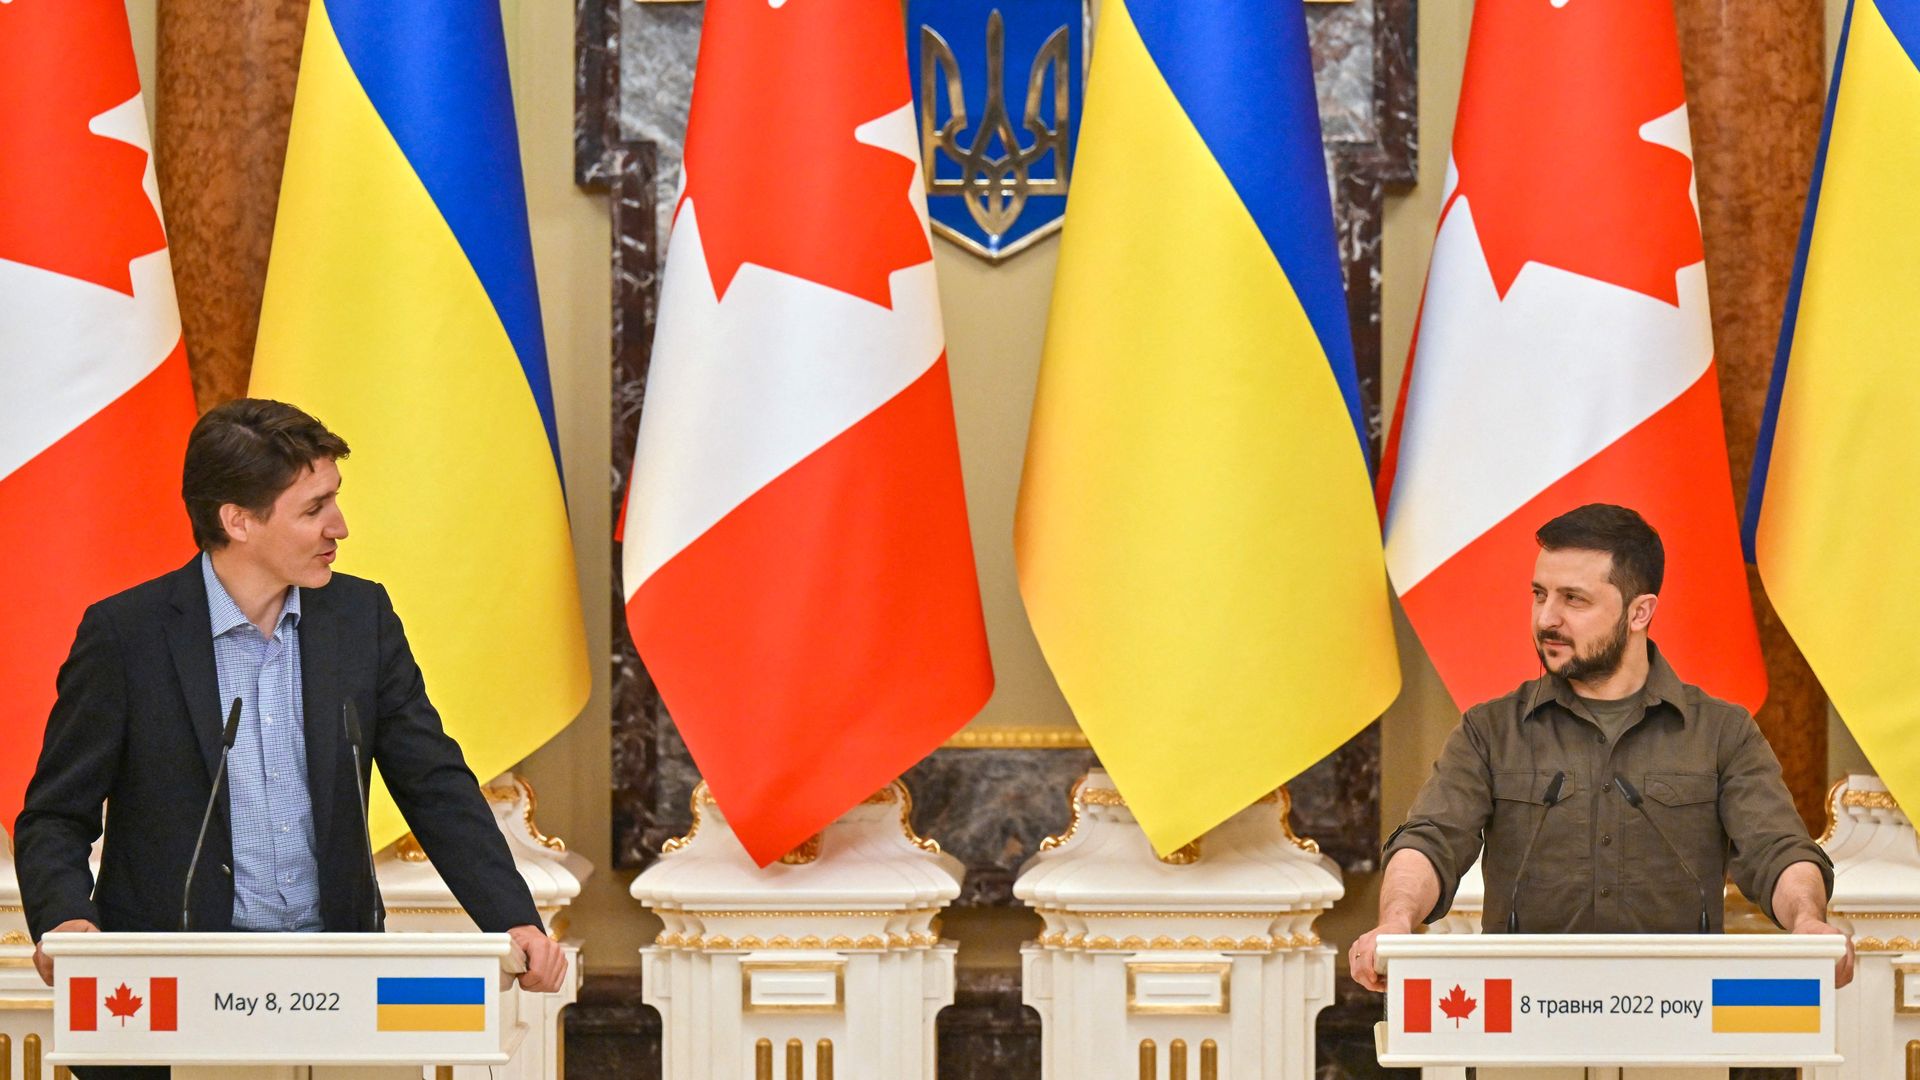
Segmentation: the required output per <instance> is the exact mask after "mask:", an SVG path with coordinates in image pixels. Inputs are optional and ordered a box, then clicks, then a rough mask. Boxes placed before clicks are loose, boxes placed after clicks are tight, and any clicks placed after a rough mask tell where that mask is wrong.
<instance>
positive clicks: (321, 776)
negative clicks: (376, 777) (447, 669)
mask: <svg viewBox="0 0 1920 1080" xmlns="http://www.w3.org/2000/svg"><path fill="white" fill-rule="evenodd" d="M345 456H347V445H346V443H345V442H344V441H342V440H341V439H340V438H339V437H338V436H336V435H334V434H333V433H332V432H329V431H327V429H326V428H325V427H323V426H322V425H321V424H320V423H319V421H317V420H315V419H313V418H312V417H310V416H308V415H307V414H305V413H303V412H301V411H300V410H298V409H295V408H293V407H292V406H289V405H283V404H281V403H279V402H270V401H256V400H250V399H242V400H239V401H233V402H229V403H227V404H225V405H222V406H220V407H218V408H216V409H213V410H212V411H210V412H208V413H207V414H206V415H205V416H203V417H202V418H201V419H200V421H199V423H198V424H196V425H195V427H194V430H193V433H192V435H191V436H190V437H189V440H188V447H187V459H186V467H185V472H184V479H183V483H182V494H183V496H184V497H185V499H186V502H187V511H188V516H189V517H190V518H191V519H192V521H193V527H194V536H195V539H196V541H197V542H198V543H199V545H200V547H201V554H199V555H197V556H195V558H194V559H193V561H191V562H189V563H188V564H187V565H185V566H183V567H181V568H180V569H178V570H175V571H173V572H171V573H168V574H165V575H163V576H161V577H159V578H156V579H154V580H152V581H149V582H146V583H145V584H142V585H138V586H135V587H134V588H132V589H129V590H127V591H126V592H123V593H120V594H119V595H117V596H113V597H109V598H108V599H106V600H102V601H101V602H99V603H97V604H95V605H94V606H93V607H91V608H89V609H88V610H87V612H86V615H85V616H84V617H83V618H82V619H81V622H80V628H79V631H78V633H77V634H76V635H75V637H74V643H73V650H72V652H71V654H70V655H69V656H68V657H67V661H66V663H65V665H63V666H62V667H61V669H60V674H59V679H58V700H57V701H56V702H55V704H54V707H53V712H52V715H51V716H50V717H49V718H48V720H47V731H46V739H45V742H44V744H43V747H42V749H41V753H40V759H39V763H38V766H37V767H36V769H35V771H34V776H33V780H32V782H31V783H30V784H29V786H28V788H27V795H26V806H25V809H23V810H22V811H21V813H20V816H19V819H18V821H17V823H16V829H15V838H14V853H15V863H16V866H17V870H18V874H19V879H20V892H21V897H22V899H23V900H24V902H25V907H26V915H27V921H28V925H29V927H30V928H31V930H32V933H33V936H34V939H35V940H36V941H38V940H39V939H40V937H41V936H42V935H43V934H46V933H48V932H52V931H85V930H96V929H100V930H147V931H152V930H176V929H179V927H180V918H181V910H182V903H183V896H184V893H185V889H186V884H187V881H186V878H187V865H188V862H189V860H190V858H191V856H192V854H193V846H194V837H195V835H196V833H197V832H198V829H199V825H200V820H201V814H202V810H203V809H204V807H205V806H206V804H207V802H208V799H209V798H210V797H211V796H212V795H213V778H214V772H215V769H216V767H217V765H218V762H219V758H220V750H221V741H222V728H223V726H224V722H225V719H226V716H227V713H228V709H229V707H230V703H231V701H232V699H233V698H235V697H238V698H240V699H241V700H242V702H243V706H242V709H243V711H242V719H241V737H240V739H239V741H238V742H237V743H236V749H235V751H234V753H233V756H232V759H231V760H230V763H229V774H228V783H226V784H225V785H223V790H222V792H221V798H220V799H219V800H217V801H216V803H215V811H214V816H213V820H212V824H211V826H210V827H209V829H208V832H207V838H206V845H205V849H204V851H203V852H202V854H201V858H200V866H199V870H198V872H197V874H196V875H195V879H194V883H193V893H192V896H191V897H190V898H186V907H187V909H188V912H189V918H190V923H191V928H192V929H194V930H203V931H216V930H230V929H235V928H240V929H256V930H328V931H367V930H373V929H375V926H374V915H373V912H374V909H375V907H376V905H377V904H378V903H379V901H378V898H377V894H376V889H375V883H374V882H373V880H372V879H371V877H370V875H369V873H368V860H367V854H366V850H365V846H364V845H365V843H366V837H365V832H364V831H363V826H362V823H361V810H360V808H359V807H358V806H357V805H356V804H357V802H358V800H359V791H358V785H357V784H356V783H355V779H354V775H353V769H354V765H353V757H352V755H351V753H350V750H349V747H348V745H347V736H346V732H345V726H344V723H343V706H344V705H346V704H347V703H351V704H352V706H353V708H354V709H355V711H356V713H357V715H358V716H359V717H360V718H362V719H361V720H360V722H359V727H360V729H361V730H360V738H361V740H362V743H363V745H362V746H361V747H360V751H361V757H362V760H363V761H365V762H367V763H368V764H369V766H370V765H371V764H372V763H375V762H377V763H378V764H379V766H380V771H381V774H382V775H383V776H384V777H385V778H386V781H387V784H388V787H389V789H390V790H391V791H392V793H393V796H394V800H395V801H396V802H397V803H398V804H399V806H400V809H401V812H402V813H403V814H405V816H406V819H407V822H408V824H409V825H410V826H412V828H413V830H414V833H415V835H416V836H417V837H418V838H419V840H420V843H421V846H422V847H423V848H425V850H426V852H427V854H428V856H429V857H431V858H432V859H433V862H434V866H435V867H436V868H437V869H438V870H439V871H440V873H441V875H442V876H443V877H444V878H445V879H446V881H447V884H448V885H449V886H450V887H451V888H452V890H453V893H454V895H455V897H457V898H458V899H459V901H460V903H461V904H462V906H464V907H465V908H466V910H467V913H468V914H469V915H470V916H472V918H473V920H474V922H475V923H477V924H478V925H479V927H480V928H481V929H482V930H485V931H490V932H502V931H504V932H506V933H508V934H509V935H511V936H512V939H513V941H514V944H515V945H516V946H517V947H518V948H519V949H520V950H521V951H522V952H524V953H525V954H526V957H527V971H526V973H525V974H524V975H522V976H521V985H522V986H523V987H525V988H527V989H530V990H540V991H551V990H555V989H558V988H559V985H560V980H561V977H562V975H563V973H564V968H565V963H566V961H565V956H564V954H563V953H562V951H561V949H560V947H559V945H558V944H556V943H555V942H554V941H553V940H552V939H551V938H550V937H548V935H547V934H546V931H545V930H544V929H543V927H542V926H541V922H540V916H539V913H538V912H537V911H536V910H535V908H534V904H533V899H532V897H531V895H530V894H529V892H528V890H527V887H526V883H525V882H524V881H523V880H522V879H521V877H520V875H519V873H518V872H517V871H516V870H515V868H514V863H513V857H512V855H511V854H510V853H509V852H508V850H507V846H506V841H505V840H504V839H503V838H502V837H501V835H500V832H499V830H498V828H497V827H496V826H495V824H494V819H493V815H492V813H491V811H490V810H489V809H488V808H487V804H486V799H485V797H484V796H483V795H482V794H481V792H480V788H479V784H478V782H477V781H476V779H475V777H474V775H473V773H472V772H471V771H470V770H469V769H468V768H467V766H466V762H465V761H464V759H463V758H462V756H461V754H460V748H459V746H458V745H456V744H455V743H454V741H453V740H452V739H450V738H449V737H448V736H447V735H446V734H445V732H443V731H442V730H441V725H440V718H439V715H438V714H437V713H436V712H435V711H434V708H433V705H432V704H431V703H430V702H429V701H428V700H427V694H426V687H425V683H424V682H423V680H422V677H421V673H420V669H419V667H418V666H417V665H416V664H415V663H414V659H413V654H412V652H411V650H409V649H408V647H407V639H406V634H405V633H404V632H403V631H402V629H401V626H400V620H399V618H398V616H396V615H395V614H394V610H393V605H392V603H391V602H390V601H389V599H388V598H387V592H386V590H385V589H384V588H382V587H381V586H380V585H378V584H376V583H374V582H371V581H366V580H363V579H360V578H354V577H349V576H347V575H345V574H334V573H333V571H332V563H333V560H334V556H335V552H336V549H337V546H338V544H339V542H340V541H341V540H342V539H344V538H345V537H346V535H347V527H346V520H345V517H344V516H343V515H342V513H341V511H340V507H339V505H338V502H337V500H336V494H337V492H338V490H339V486H340V473H339V469H338V467H337V466H336V465H335V460H336V459H338V458H343V457H345ZM216 621H218V622H219V623H220V624H221V625H220V626H218V627H216V625H215V623H216ZM302 773H304V776H301V775H300V774H302ZM361 779H362V780H365V779H367V778H366V777H365V776H362V777H361ZM103 804H104V805H105V807H106V813H105V831H106V845H105V847H104V849H103V851H102V852H101V861H100V876H99V882H98V884H97V885H96V884H95V882H94V880H93V875H92V873H91V872H90V870H89V868H88V865H87V860H88V853H89V849H90V848H91V846H92V844H93V842H94V840H95V839H96V838H97V837H99V835H100V833H101V820H102V805H103ZM35 961H36V964H37V965H38V966H39V968H40V973H41V976H42V977H43V978H45V979H46V980H47V981H48V982H49V983H51V982H52V963H51V962H50V961H49V960H48V958H47V957H46V956H45V955H44V954H43V953H39V952H36V954H35Z"/></svg>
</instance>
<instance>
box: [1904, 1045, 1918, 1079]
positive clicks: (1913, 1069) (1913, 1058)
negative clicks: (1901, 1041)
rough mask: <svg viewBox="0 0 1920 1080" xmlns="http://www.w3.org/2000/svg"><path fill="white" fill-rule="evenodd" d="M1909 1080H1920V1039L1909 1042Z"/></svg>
mask: <svg viewBox="0 0 1920 1080" xmlns="http://www.w3.org/2000/svg"><path fill="white" fill-rule="evenodd" d="M1907 1080H1920V1039H1909V1040H1908V1041H1907Z"/></svg>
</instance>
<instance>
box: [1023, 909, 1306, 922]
mask: <svg viewBox="0 0 1920 1080" xmlns="http://www.w3.org/2000/svg"><path fill="white" fill-rule="evenodd" d="M1033 910H1034V911H1036V912H1039V913H1040V914H1042V915H1072V916H1074V917H1076V918H1082V919H1265V920H1267V921H1269V922H1271V921H1272V920H1274V919H1282V918H1286V917H1288V916H1291V915H1299V914H1302V913H1301V912H1298V911H1099V910H1095V909H1092V908H1074V909H1072V910H1068V909H1067V908H1063V907H1037V908H1034V909H1033Z"/></svg>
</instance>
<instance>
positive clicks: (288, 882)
mask: <svg viewBox="0 0 1920 1080" xmlns="http://www.w3.org/2000/svg"><path fill="white" fill-rule="evenodd" d="M280 880H281V881H284V882H286V883H287V884H289V885H291V884H293V875H292V874H288V875H287V876H286V877H283V878H281V879H280ZM1600 891H1601V892H1602V893H1604V892H1606V890H1605V889H1602V890H1600Z"/></svg>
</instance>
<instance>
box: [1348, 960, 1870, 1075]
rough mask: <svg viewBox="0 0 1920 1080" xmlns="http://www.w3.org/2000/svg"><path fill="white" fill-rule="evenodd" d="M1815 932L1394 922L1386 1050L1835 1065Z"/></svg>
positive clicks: (1493, 1057) (1461, 1057)
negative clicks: (1506, 929) (1555, 930)
mask: <svg viewBox="0 0 1920 1080" xmlns="http://www.w3.org/2000/svg"><path fill="white" fill-rule="evenodd" d="M1845 950H1846V942H1845V940H1844V939H1842V938H1840V937H1837V936H1816V935H1797V936H1794V935H1734V936H1726V935H1719V934H1708V935H1652V934H1632V935H1628V934H1581V935H1560V934H1551V935H1549V934H1526V935H1523V934H1512V935H1508V934H1488V935H1451V934H1445V935H1442V934H1436V935H1433V936H1424V935H1412V934H1406V935H1391V936H1383V937H1381V938H1380V939H1379V946H1378V955H1379V957H1380V959H1381V961H1382V962H1384V963H1385V964H1386V974H1387V1022H1386V1024H1385V1025H1384V1028H1385V1031H1384V1040H1383V1041H1384V1045H1383V1046H1382V1047H1381V1048H1380V1049H1381V1053H1380V1064H1382V1065H1386V1066H1415V1065H1456V1066H1457V1065H1548V1064H1560V1065H1705V1066H1728V1065H1834V1064H1839V1063H1840V1061H1841V1058H1840V1056H1839V1055H1838V1054H1836V1053H1835V1052H1834V1042H1835V1039H1834V1032H1835V1022H1834V1019H1835V1018H1834V988H1833V969H1834V962H1835V961H1836V960H1838V959H1839V958H1840V957H1841V956H1842V955H1844V953H1845Z"/></svg>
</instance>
